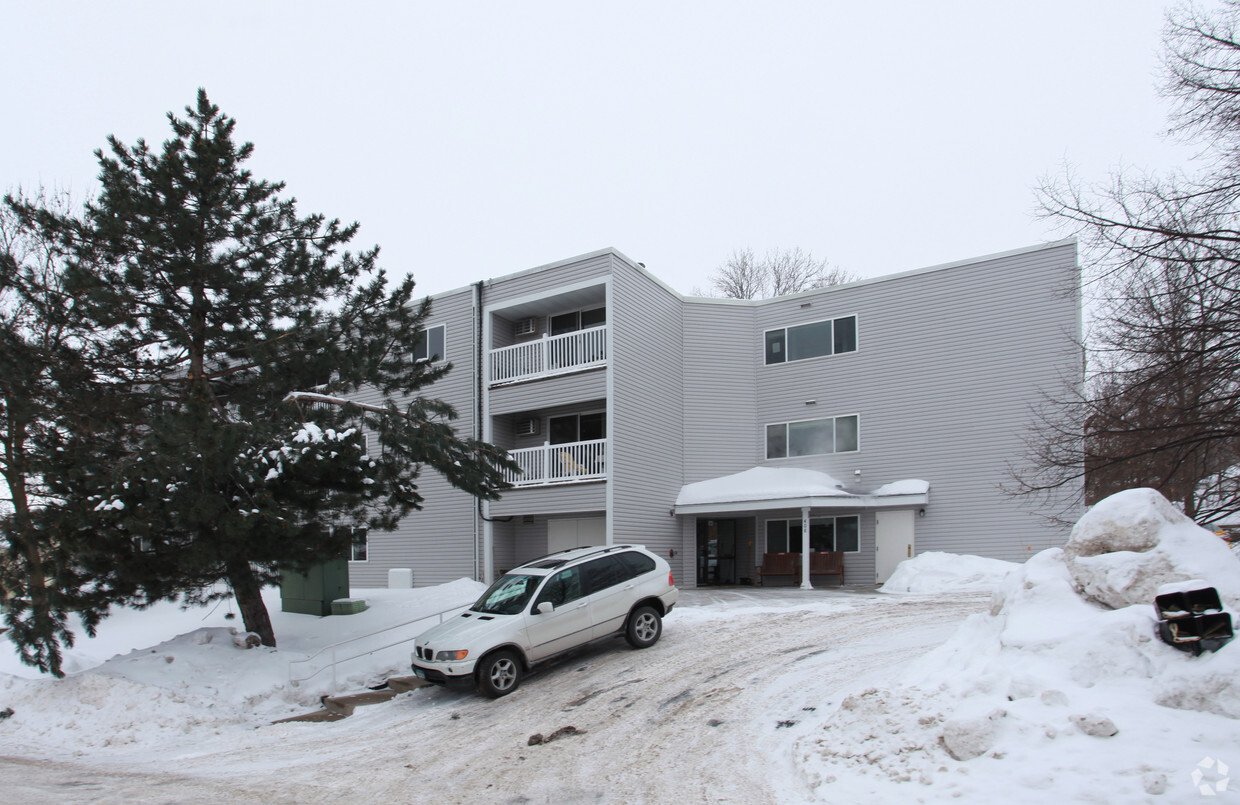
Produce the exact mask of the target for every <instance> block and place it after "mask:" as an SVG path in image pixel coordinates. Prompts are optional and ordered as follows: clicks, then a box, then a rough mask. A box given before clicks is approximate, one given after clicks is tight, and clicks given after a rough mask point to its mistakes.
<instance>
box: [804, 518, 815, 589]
mask: <svg viewBox="0 0 1240 805" xmlns="http://www.w3.org/2000/svg"><path fill="white" fill-rule="evenodd" d="M801 589H802V590H812V589H814V585H812V584H810V583H809V507H808V506H806V507H805V508H803V509H801Z"/></svg>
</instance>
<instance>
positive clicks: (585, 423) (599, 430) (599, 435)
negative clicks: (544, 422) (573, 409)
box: [547, 411, 607, 444]
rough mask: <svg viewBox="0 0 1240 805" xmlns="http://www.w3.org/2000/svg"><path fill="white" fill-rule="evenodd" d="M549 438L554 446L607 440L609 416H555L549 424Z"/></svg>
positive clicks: (599, 414)
mask: <svg viewBox="0 0 1240 805" xmlns="http://www.w3.org/2000/svg"><path fill="white" fill-rule="evenodd" d="M547 438H548V439H549V440H550V441H551V443H552V444H571V443H573V442H588V441H592V440H594V439H606V438H607V414H606V413H604V412H603V411H598V412H596V413H593V414H569V415H568V416H553V417H551V419H550V421H549V422H548V427H547Z"/></svg>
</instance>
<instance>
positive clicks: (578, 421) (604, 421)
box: [547, 408, 607, 444]
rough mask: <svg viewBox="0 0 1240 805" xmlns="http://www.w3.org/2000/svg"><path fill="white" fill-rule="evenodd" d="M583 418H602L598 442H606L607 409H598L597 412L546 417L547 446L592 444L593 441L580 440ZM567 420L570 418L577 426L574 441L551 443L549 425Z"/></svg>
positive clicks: (550, 428)
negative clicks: (556, 421)
mask: <svg viewBox="0 0 1240 805" xmlns="http://www.w3.org/2000/svg"><path fill="white" fill-rule="evenodd" d="M583 416H588V417H593V416H600V417H602V419H601V422H602V428H603V435H602V436H601V437H599V441H604V440H606V439H607V409H605V408H600V409H597V410H594V411H578V412H576V413H572V414H557V415H554V416H552V415H550V414H548V415H547V444H580V443H582V442H592V441H595V440H594V439H582V438H581V418H582V417H583ZM569 418H572V419H574V420H575V421H576V426H577V427H576V434H577V436H576V439H574V440H573V441H571V442H553V441H551V430H552V424H551V423H552V422H553V421H554V420H556V419H569Z"/></svg>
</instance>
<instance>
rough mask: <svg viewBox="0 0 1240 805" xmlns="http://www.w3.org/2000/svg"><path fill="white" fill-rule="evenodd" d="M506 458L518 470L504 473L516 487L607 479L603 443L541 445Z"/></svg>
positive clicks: (514, 452) (605, 451) (511, 454)
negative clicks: (514, 463)
mask: <svg viewBox="0 0 1240 805" xmlns="http://www.w3.org/2000/svg"><path fill="white" fill-rule="evenodd" d="M508 456H509V458H511V459H512V460H513V461H515V462H516V463H517V465H518V466H519V467H520V468H521V471H520V472H509V473H505V474H504V480H505V481H507V482H508V483H510V484H512V485H513V486H516V487H527V486H549V485H551V484H576V483H584V482H586V481H602V480H604V479H606V478H607V440H606V439H591V440H589V441H585V442H567V443H562V444H544V445H540V446H538V447H526V448H523V449H520V450H509V451H508Z"/></svg>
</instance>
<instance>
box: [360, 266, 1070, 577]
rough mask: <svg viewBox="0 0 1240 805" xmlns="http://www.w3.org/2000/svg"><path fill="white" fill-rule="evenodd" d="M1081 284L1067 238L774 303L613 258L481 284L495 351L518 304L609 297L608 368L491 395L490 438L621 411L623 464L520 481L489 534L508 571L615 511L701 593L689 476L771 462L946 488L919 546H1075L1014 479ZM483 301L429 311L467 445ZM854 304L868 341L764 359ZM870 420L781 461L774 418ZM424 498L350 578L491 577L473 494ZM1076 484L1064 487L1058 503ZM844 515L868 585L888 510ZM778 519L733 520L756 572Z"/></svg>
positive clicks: (1004, 553) (535, 306) (859, 479)
mask: <svg viewBox="0 0 1240 805" xmlns="http://www.w3.org/2000/svg"><path fill="white" fill-rule="evenodd" d="M1076 283H1077V272H1076V252H1075V244H1073V243H1060V244H1052V245H1050V246H1046V247H1039V248H1032V249H1026V250H1022V251H1018V252H1012V253H1009V254H1007V255H1000V256H996V257H993V258H986V259H981V260H974V261H967V262H962V263H960V264H955V265H950V266H943V267H938V268H933V269H924V270H920V271H912V272H908V273H906V274H901V275H894V276H891V277H884V278H878V279H873V280H863V281H859V282H856V283H851V284H849V285H845V286H840V287H837V288H829V289H820V290H816V291H812V292H806V293H803V294H799V295H797V296H794V297H787V298H783V299H776V300H766V301H760V302H745V301H725V300H700V299H693V300H686V299H684V298H682V297H680V296H679V295H678V294H676V293H675V292H674V291H672V290H670V289H669V288H667V287H666V286H664V285H662V284H661V283H660V282H659V281H658V280H656V279H655V278H654V277H652V276H651V275H649V274H647V273H646V272H645V271H644V270H643V269H641V268H640V267H638V266H637V265H635V264H633V263H631V262H630V261H628V260H627V259H626V258H624V257H623V256H622V255H620V254H619V253H617V252H615V251H613V250H604V251H601V252H596V253H592V254H589V255H585V256H583V257H580V258H574V259H572V260H566V261H562V262H559V263H554V264H551V265H548V266H542V267H539V268H536V269H530V270H528V271H524V272H520V273H517V274H511V275H508V276H504V277H500V278H498V279H494V280H490V281H488V282H485V283H483V288H482V293H483V304H484V306H485V307H486V308H487V309H488V310H489V311H493V315H491V317H490V327H491V332H490V336H491V342H490V344H489V345H488V346H489V347H498V346H501V345H505V344H509V343H512V342H513V341H514V333H513V330H512V326H513V324H514V322H515V320H516V319H519V318H522V317H523V315H524V313H523V312H528V311H537V310H539V308H540V307H541V310H542V313H544V314H545V313H546V312H547V311H550V310H555V309H557V307H558V305H559V303H561V302H562V303H563V304H564V305H565V306H566V309H573V307H580V304H581V303H582V300H583V299H587V300H592V299H596V298H597V299H599V300H602V299H603V298H606V300H607V304H608V311H607V321H608V326H609V327H610V329H611V333H610V354H609V360H608V365H607V367H605V368H601V369H593V370H589V371H586V372H581V373H577V374H572V375H564V376H560V377H555V378H548V379H544V380H535V381H530V382H525V383H518V384H512V385H509V386H501V387H496V388H493V389H488V391H487V399H488V406H489V408H488V416H489V424H490V427H491V433H490V438H491V440H492V441H494V442H495V443H497V444H499V445H501V446H504V447H508V448H510V449H516V448H519V447H529V446H535V445H539V444H542V443H543V442H545V441H546V440H547V435H548V434H547V418H548V416H550V415H553V414H560V413H570V412H584V411H596V410H606V411H607V413H608V439H609V446H608V462H609V471H610V473H611V474H610V480H609V481H603V482H590V483H584V484H565V485H558V486H546V487H530V488H521V489H512V490H509V491H507V492H505V494H504V496H503V498H502V499H501V500H499V501H494V502H492V503H491V504H490V509H489V514H490V516H491V517H492V518H505V517H512V518H513V519H512V520H509V521H507V522H503V521H502V519H501V520H500V521H497V522H494V523H493V524H492V534H493V538H494V539H493V550H494V557H495V565H494V568H495V570H496V571H497V572H499V571H502V570H505V569H508V568H510V567H513V566H515V565H516V564H519V563H520V562H524V561H528V560H529V559H532V558H534V557H536V556H539V555H541V554H543V553H545V551H546V544H547V543H546V535H547V519H548V517H558V516H598V515H605V516H607V517H608V518H609V528H610V530H611V536H612V539H613V541H614V542H616V543H639V544H645V545H647V546H648V547H650V548H651V549H652V550H654V551H655V552H656V553H658V554H659V555H661V556H664V557H666V558H668V560H669V562H670V563H671V565H672V570H673V572H674V573H675V575H676V579H677V583H678V584H681V585H682V586H686V587H689V586H693V585H694V584H695V579H696V566H695V562H696V553H697V551H696V523H697V519H698V516H678V517H675V516H669V512H670V510H671V509H672V507H673V505H674V502H675V499H676V496H677V494H678V493H679V491H680V488H681V486H682V485H683V484H685V483H692V482H695V481H701V480H706V479H709V478H716V477H720V476H724V475H728V474H732V473H736V472H741V471H743V470H746V469H748V468H750V467H754V466H760V465H765V466H774V467H806V468H811V469H815V470H819V471H823V472H827V473H830V474H831V475H834V476H835V477H836V478H837V479H839V480H840V481H841V482H842V483H844V484H846V485H847V486H848V487H849V488H850V489H853V490H855V491H868V490H872V489H874V488H876V487H878V486H880V485H881V484H884V483H887V482H890V481H894V480H900V479H907V478H919V479H922V480H925V481H928V482H930V484H931V491H930V496H929V498H930V502H929V504H928V505H927V506H926V507H925V511H926V513H925V516H923V517H916V518H915V541H916V549H917V551H918V552H925V551H929V550H945V551H951V552H955V553H976V554H980V555H984V556H993V557H997V558H1003V559H1012V560H1023V559H1025V558H1027V557H1028V556H1029V555H1030V554H1031V553H1032V552H1036V551H1038V550H1041V549H1043V548H1045V547H1048V546H1051V545H1059V544H1062V543H1063V541H1064V539H1066V536H1067V532H1066V530H1065V529H1063V528H1061V527H1058V526H1055V525H1052V524H1051V523H1050V522H1049V521H1047V520H1045V519H1044V518H1042V517H1039V516H1038V515H1037V514H1036V513H1033V512H1032V511H1031V509H1030V504H1029V503H1028V502H1027V501H1024V500H1019V499H1010V498H1007V497H1005V496H1004V495H1003V494H1002V493H1001V492H1000V490H999V484H1000V483H1003V482H1004V481H1005V479H1006V478H1007V471H1008V465H1009V463H1012V462H1015V461H1016V460H1017V459H1018V458H1019V456H1020V454H1021V450H1022V448H1023V442H1022V436H1023V435H1024V434H1025V432H1026V428H1027V427H1028V426H1029V424H1030V422H1031V418H1030V406H1031V404H1033V403H1035V402H1036V401H1037V400H1038V399H1039V395H1040V393H1041V392H1043V391H1053V390H1055V389H1057V388H1059V387H1060V384H1061V383H1062V382H1063V379H1064V378H1065V377H1066V378H1068V379H1069V380H1075V381H1076V382H1079V380H1080V375H1081V356H1080V354H1079V352H1078V351H1077V349H1076V348H1075V347H1074V346H1073V342H1072V337H1074V336H1077V335H1079V303H1078V301H1077V299H1076V298H1075V297H1074V296H1073V292H1074V291H1075V289H1076ZM472 299H473V297H472V288H465V289H462V290H460V291H455V292H451V293H448V294H444V295H443V296H441V297H438V298H436V299H435V300H434V304H433V308H432V313H431V316H430V318H429V320H428V322H427V323H428V324H429V325H431V326H435V325H438V324H445V325H446V328H447V329H446V333H445V335H446V352H447V357H448V359H449V360H450V361H452V362H453V364H454V366H455V368H454V370H453V371H452V373H450V374H449V375H448V376H447V377H446V378H444V379H443V380H441V381H440V382H438V383H436V384H435V385H434V386H433V387H430V388H428V389H424V390H422V393H424V394H426V395H428V396H433V397H438V398H441V399H444V400H446V401H447V402H449V403H451V404H452V405H453V406H455V408H456V409H457V411H458V412H459V413H460V419H458V420H457V421H456V422H455V426H456V427H457V429H458V432H460V433H462V434H463V435H472V434H473V433H474V416H475V405H476V402H475V397H474V393H475V386H474V382H475V378H476V372H477V367H475V365H474V363H475V355H476V352H475V346H476V344H475V341H474V331H473V327H474V321H473V315H472V313H473V311H472ZM540 302H544V303H545V304H541V306H540V304H539V303H540ZM591 304H593V302H591ZM509 313H511V315H509ZM530 315H533V313H530ZM841 316H856V317H857V340H858V349H857V351H855V352H853V353H846V354H843V355H833V356H824V357H820V358H814V359H809V360H804V361H795V362H790V363H785V364H779V365H774V366H767V365H765V363H764V349H763V333H764V331H765V330H767V329H771V328H776V327H787V326H791V325H796V324H802V323H808V322H812V321H821V320H824V319H828V318H838V317H841ZM540 320H541V324H542V326H543V327H544V328H545V325H546V316H545V315H540ZM516 340H525V339H516ZM360 396H361V397H363V398H366V395H360ZM810 400H813V401H814V402H813V404H812V405H807V404H806V403H807V401H810ZM854 414H855V415H857V416H858V417H859V421H860V449H859V450H858V451H856V452H852V453H843V454H831V455H820V456H805V457H799V458H791V459H777V460H767V459H766V456H765V426H766V424H768V423H777V422H791V421H799V420H804V419H818V418H825V417H833V416H844V415H854ZM518 415H523V416H536V417H538V418H539V419H540V422H541V427H540V433H539V434H538V435H536V436H532V437H517V436H516V435H515V433H514V432H513V423H514V421H515V419H516V418H517V417H518ZM420 488H421V490H422V492H423V494H424V495H425V497H426V500H427V503H426V507H425V509H424V510H423V511H420V512H416V513H414V514H413V515H411V516H410V517H409V518H407V519H406V520H405V521H404V522H402V523H401V525H400V527H399V528H398V529H396V530H395V531H393V532H391V533H388V534H374V533H372V534H371V535H370V545H369V548H370V551H369V557H370V558H369V561H367V562H362V563H351V566H350V571H351V579H352V582H353V584H354V585H356V586H359V587H365V586H384V585H386V583H387V570H388V568H391V567H412V568H413V569H414V579H415V584H417V585H418V586H423V585H427V584H436V583H441V582H445V581H451V580H453V579H456V578H460V577H462V576H475V577H481V575H482V572H483V571H482V569H481V568H477V569H476V565H475V552H476V550H477V551H480V550H481V549H480V548H479V547H478V546H477V543H475V541H474V534H475V524H476V521H475V501H474V499H473V498H472V497H470V496H468V495H465V494H464V493H461V492H458V491H457V490H454V489H452V488H451V487H450V486H449V485H448V484H447V483H446V482H445V481H443V479H442V478H440V477H439V476H438V475H437V474H436V473H434V472H433V471H430V470H427V471H426V472H425V473H424V475H423V476H422V479H421V482H420ZM1071 495H1072V490H1065V492H1064V493H1063V495H1062V496H1061V498H1060V501H1059V502H1060V503H1061V504H1062V505H1061V506H1060V508H1062V509H1067V508H1068V507H1067V504H1066V501H1067V500H1068V499H1069V497H1070V496H1071ZM841 513H845V512H836V511H832V510H825V509H824V510H817V509H816V510H814V512H813V515H814V516H821V515H830V514H841ZM848 513H858V514H859V515H860V518H861V520H860V522H861V550H860V552H859V553H855V554H848V555H847V556H846V558H845V562H846V573H847V579H848V581H849V582H850V583H867V582H869V581H871V580H872V579H873V573H874V514H873V512H872V511H862V512H848ZM780 515H782V516H785V517H793V518H799V516H800V512H799V511H797V512H782V513H775V512H757V513H754V514H748V513H745V514H740V515H728V514H720V515H719V518H726V519H735V520H736V521H737V537H738V543H743V544H744V545H745V547H746V549H747V548H748V544H749V543H750V542H752V543H753V546H754V548H753V556H752V557H749V559H750V562H751V563H755V564H756V563H757V561H759V556H760V553H761V551H762V547H763V545H764V543H765V530H764V529H765V526H764V523H765V521H766V520H767V519H770V518H772V517H775V516H780ZM1068 516H1069V517H1071V512H1070V511H1069V514H1068ZM702 517H707V518H708V519H709V517H710V516H709V515H702ZM527 520H528V522H527ZM738 547H739V546H738ZM673 552H674V553H675V555H674V556H673V555H672V554H673ZM826 583H831V582H826Z"/></svg>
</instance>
